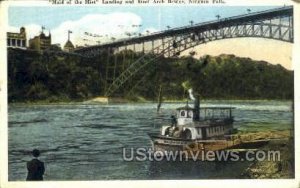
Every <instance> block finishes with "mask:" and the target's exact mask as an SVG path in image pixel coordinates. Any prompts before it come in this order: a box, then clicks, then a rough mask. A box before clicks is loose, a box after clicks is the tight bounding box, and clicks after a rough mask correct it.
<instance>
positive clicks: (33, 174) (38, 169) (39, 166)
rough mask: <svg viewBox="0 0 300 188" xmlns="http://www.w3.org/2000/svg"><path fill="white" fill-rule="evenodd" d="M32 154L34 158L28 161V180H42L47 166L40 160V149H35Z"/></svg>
mask: <svg viewBox="0 0 300 188" xmlns="http://www.w3.org/2000/svg"><path fill="white" fill-rule="evenodd" d="M32 155H33V157H34V159H32V160H31V161H29V162H27V170H28V174H27V178H26V181H42V180H43V175H44V172H45V166H44V163H43V162H42V161H40V160H38V157H39V156H40V151H39V150H37V149H34V150H33V151H32Z"/></svg>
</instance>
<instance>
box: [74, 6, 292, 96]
mask: <svg viewBox="0 0 300 188" xmlns="http://www.w3.org/2000/svg"><path fill="white" fill-rule="evenodd" d="M293 25H294V24H293V7H290V6H289V7H282V8H277V9H271V10H267V11H262V12H255V13H249V14H245V15H240V16H234V17H228V18H222V19H218V20H215V21H210V22H204V23H199V24H194V25H190V26H186V27H179V28H174V29H169V30H166V31H161V32H157V33H153V34H151V35H146V36H141V37H135V38H131V39H126V40H120V41H116V42H114V43H107V44H103V45H97V46H91V47H87V48H82V49H77V50H76V51H75V52H76V53H79V54H81V55H83V56H87V57H93V56H98V55H99V54H101V53H102V52H103V51H109V52H111V53H115V52H117V51H120V50H121V49H125V50H126V49H131V50H133V51H134V52H142V53H143V54H144V55H143V56H142V57H140V58H139V59H137V60H136V61H135V62H134V63H132V64H131V65H129V66H128V68H127V69H126V70H125V71H123V72H122V73H121V74H120V75H119V76H118V77H116V78H115V79H114V80H113V82H112V83H111V84H110V86H109V87H108V88H107V89H106V91H105V96H110V95H112V94H113V93H114V92H115V91H116V90H118V89H119V88H120V87H121V86H122V85H124V84H125V83H126V81H127V80H128V79H130V78H131V77H132V76H134V75H135V74H136V73H137V72H139V71H140V70H141V69H143V68H144V67H146V66H147V65H148V64H149V63H153V62H155V61H156V60H157V59H158V58H159V57H176V56H178V55H180V53H181V52H182V51H185V50H188V49H190V48H193V47H195V46H198V45H201V44H204V43H207V42H211V41H216V40H223V39H229V38H241V37H255V38H266V39H273V40H279V41H283V42H289V43H293V41H294V32H293Z"/></svg>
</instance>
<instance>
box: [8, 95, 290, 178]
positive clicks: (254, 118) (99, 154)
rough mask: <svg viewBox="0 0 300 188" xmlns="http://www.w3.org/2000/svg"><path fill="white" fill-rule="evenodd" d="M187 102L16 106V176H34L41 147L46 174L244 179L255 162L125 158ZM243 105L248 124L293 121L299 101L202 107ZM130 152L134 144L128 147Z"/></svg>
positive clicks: (12, 130) (239, 122) (12, 149)
mask: <svg viewBox="0 0 300 188" xmlns="http://www.w3.org/2000/svg"><path fill="white" fill-rule="evenodd" d="M183 105H185V104H183V103H169V104H166V103H164V104H163V105H162V109H161V112H160V113H159V114H157V112H156V106H157V104H155V103H143V104H111V105H110V104H109V105H97V104H84V103H82V104H72V105H71V104H70V105H10V106H9V124H8V137H9V138H8V147H9V149H8V167H9V180H10V181H23V180H25V179H26V174H27V170H26V162H27V161H29V160H31V156H30V151H31V150H32V149H34V148H38V149H40V150H41V156H40V160H42V161H44V162H45V166H46V172H45V175H44V179H45V180H112V179H121V180H122V179H142V180H143V179H210V178H221V179H224V178H238V177H239V175H240V174H241V173H242V172H243V170H245V168H247V166H248V165H249V163H247V162H231V163H230V162H226V163H216V162H181V163H180V162H166V161H164V162H151V161H142V162H140V161H124V160H123V148H126V149H129V148H139V147H145V148H149V147H151V143H150V139H149V137H148V135H147V133H149V132H158V131H159V128H160V125H161V124H167V123H169V122H170V116H171V114H173V113H174V109H175V108H177V107H180V106H183ZM218 105H221V106H228V107H235V108H236V109H235V110H234V112H233V115H234V117H235V122H234V126H235V127H236V128H237V129H238V130H240V131H246V132H252V131H261V130H286V129H291V128H292V127H293V112H292V110H291V106H292V102H291V101H213V100H209V101H203V102H202V103H201V106H203V107H211V106H218ZM126 151H127V154H130V152H129V151H130V150H126Z"/></svg>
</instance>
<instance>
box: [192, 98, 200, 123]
mask: <svg viewBox="0 0 300 188" xmlns="http://www.w3.org/2000/svg"><path fill="white" fill-rule="evenodd" d="M193 117H194V121H199V120H200V96H199V95H198V94H197V95H196V96H195V100H194V116H193Z"/></svg>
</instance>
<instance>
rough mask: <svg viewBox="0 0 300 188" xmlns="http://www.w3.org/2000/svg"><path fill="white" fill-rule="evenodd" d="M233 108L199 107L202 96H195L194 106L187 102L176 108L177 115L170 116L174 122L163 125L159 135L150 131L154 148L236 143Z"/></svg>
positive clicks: (225, 146)
mask: <svg viewBox="0 0 300 188" xmlns="http://www.w3.org/2000/svg"><path fill="white" fill-rule="evenodd" d="M233 109H234V108H232V107H204V108H200V101H199V97H197V98H196V99H195V101H194V107H191V106H190V105H189V104H188V102H187V104H186V105H185V106H183V107H180V108H177V109H176V116H175V115H173V116H171V123H170V124H169V125H163V126H162V127H161V129H160V133H159V134H153V133H149V134H148V135H149V136H150V138H151V143H152V149H153V151H163V152H164V151H185V150H194V151H195V150H204V151H208V150H209V151H217V150H224V149H228V148H230V147H232V146H234V145H235V143H234V141H233V140H232V138H233V137H232V136H233V135H234V134H235V133H236V129H234V127H233V122H234V117H233V115H232V111H233Z"/></svg>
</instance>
